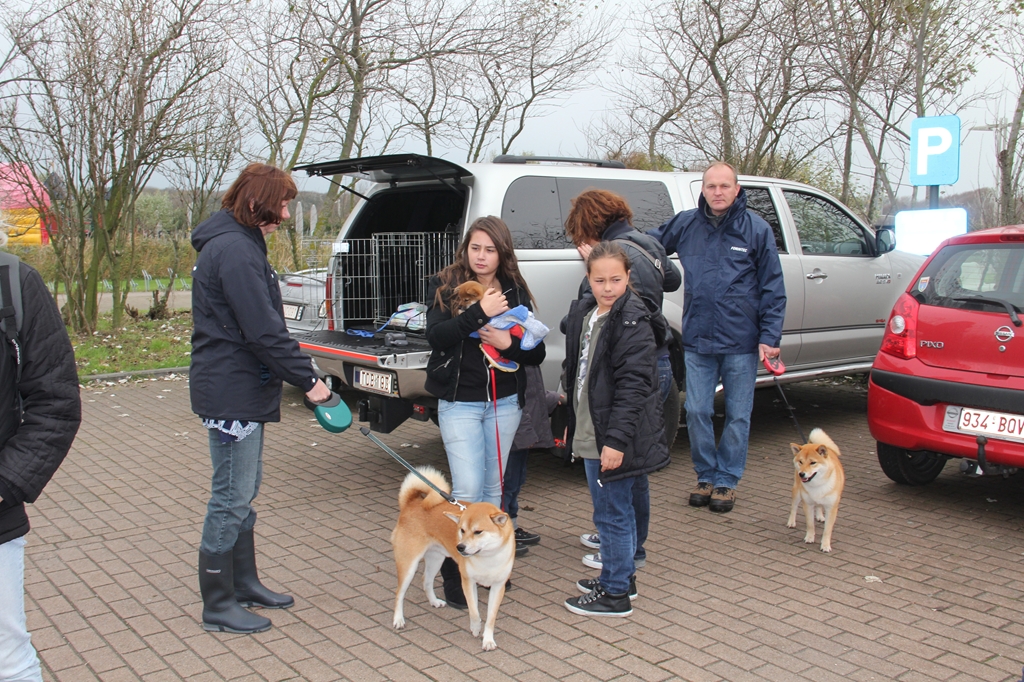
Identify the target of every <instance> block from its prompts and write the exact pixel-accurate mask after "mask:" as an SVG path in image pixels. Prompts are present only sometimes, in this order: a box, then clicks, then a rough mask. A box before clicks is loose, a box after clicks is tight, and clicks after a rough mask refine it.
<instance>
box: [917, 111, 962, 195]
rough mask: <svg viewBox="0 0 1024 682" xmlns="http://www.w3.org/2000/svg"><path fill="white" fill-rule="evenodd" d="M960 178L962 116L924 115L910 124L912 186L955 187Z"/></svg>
mask: <svg viewBox="0 0 1024 682" xmlns="http://www.w3.org/2000/svg"><path fill="white" fill-rule="evenodd" d="M959 179H960V117H959V116H924V117H921V118H916V119H914V120H913V121H911V123H910V184H911V185H918V186H919V185H952V184H954V183H955V182H956V181H957V180H959Z"/></svg>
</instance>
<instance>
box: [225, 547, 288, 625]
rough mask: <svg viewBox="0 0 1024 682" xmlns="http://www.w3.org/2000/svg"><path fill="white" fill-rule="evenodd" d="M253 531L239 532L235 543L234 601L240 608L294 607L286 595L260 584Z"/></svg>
mask: <svg viewBox="0 0 1024 682" xmlns="http://www.w3.org/2000/svg"><path fill="white" fill-rule="evenodd" d="M253 535H254V534H253V531H251V530H248V531H245V532H240V533H239V534H238V539H237V540H236V541H235V549H234V557H235V560H234V569H235V600H236V601H238V603H239V604H241V605H242V606H261V607H263V608H265V609H286V608H288V607H289V606H294V605H295V599H293V598H292V597H291V596H290V595H287V594H279V593H277V592H272V591H271V590H268V589H267V588H266V587H265V586H264V585H263V583H261V582H260V576H259V573H257V571H256V542H255V538H254V536H253Z"/></svg>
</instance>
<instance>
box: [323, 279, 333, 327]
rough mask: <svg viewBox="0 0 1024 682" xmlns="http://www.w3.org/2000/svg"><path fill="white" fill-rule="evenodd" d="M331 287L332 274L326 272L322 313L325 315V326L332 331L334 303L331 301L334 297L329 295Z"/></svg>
mask: <svg viewBox="0 0 1024 682" xmlns="http://www.w3.org/2000/svg"><path fill="white" fill-rule="evenodd" d="M333 289H334V275H333V274H331V273H327V277H326V278H325V280H324V313H325V314H326V315H327V328H328V329H329V330H330V331H332V332H333V331H334V305H333V303H332V301H333V300H334V297H333V296H332V295H331V291H332V290H333Z"/></svg>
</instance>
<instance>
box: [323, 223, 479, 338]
mask: <svg viewBox="0 0 1024 682" xmlns="http://www.w3.org/2000/svg"><path fill="white" fill-rule="evenodd" d="M458 246H459V235H458V234H455V233H451V232H381V233H379V234H375V235H373V236H372V237H370V238H369V239H346V240H344V241H343V242H341V244H340V245H339V248H340V251H339V252H338V253H337V254H335V260H334V263H335V264H334V282H335V285H336V286H338V283H340V287H341V291H340V296H338V297H337V299H336V301H337V302H336V304H335V305H340V310H338V311H336V314H337V317H338V318H340V319H339V321H340V323H341V325H342V327H343V328H346V329H347V328H353V327H356V326H358V325H369V324H372V325H374V326H376V327H379V326H381V325H383V324H384V323H386V322H387V321H388V319H389V318H390V317H391V315H392V313H394V312H395V310H396V309H397V308H398V306H400V305H402V304H404V303H413V302H416V303H428V301H426V297H427V284H428V282H429V281H430V277H431V276H432V275H434V274H435V273H437V272H438V271H439V270H441V269H442V268H444V267H445V266H446V265H448V264H449V263H451V262H452V259H453V258H454V256H455V251H456V249H457V248H458Z"/></svg>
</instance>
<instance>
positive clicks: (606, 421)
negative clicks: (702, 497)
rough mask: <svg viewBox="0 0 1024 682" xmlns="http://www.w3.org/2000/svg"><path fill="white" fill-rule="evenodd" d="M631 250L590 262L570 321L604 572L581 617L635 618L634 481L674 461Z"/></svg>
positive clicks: (567, 367) (599, 249)
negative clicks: (632, 281)
mask: <svg viewBox="0 0 1024 682" xmlns="http://www.w3.org/2000/svg"><path fill="white" fill-rule="evenodd" d="M629 268H630V262H629V257H628V256H627V255H626V253H625V251H623V249H622V247H621V246H619V245H618V244H615V243H614V242H601V243H599V244H597V245H595V246H594V248H593V251H592V252H591V253H590V256H589V258H588V259H587V278H588V279H589V281H590V286H591V289H592V291H593V296H589V295H588V296H585V297H584V298H582V299H580V300H578V301H574V302H573V304H572V307H571V308H570V310H569V315H568V317H567V318H566V322H565V324H566V327H565V363H564V365H563V369H564V373H563V382H564V386H565V389H566V393H567V398H568V404H569V406H570V408H571V409H570V416H569V427H568V432H567V442H566V447H569V448H571V449H572V450H571V451H572V453H573V455H574V456H576V457H581V458H582V459H583V460H584V464H585V466H586V471H587V483H588V484H589V486H590V494H591V497H592V499H593V503H594V524H595V525H596V526H597V530H598V533H599V534H600V537H601V562H602V566H601V575H600V577H599V578H597V579H583V580H580V581H579V582H578V583H577V585H578V587H579V588H580V590H581V591H584V592H586V594H584V595H583V596H581V597H576V598H572V599H568V600H567V601H566V602H565V605H566V608H568V609H569V610H570V611H572V612H574V613H578V614H581V615H597V616H628V615H629V614H630V613H632V607H631V606H630V597H631V596H634V595H635V594H636V587H635V578H634V573H635V567H634V563H633V555H634V553H635V551H636V515H635V513H634V511H633V505H632V487H633V481H632V479H633V478H634V477H636V476H640V475H646V474H648V473H651V472H654V471H657V470H659V469H661V468H663V467H665V466H666V465H668V463H669V455H668V445H667V443H666V442H665V439H664V429H663V428H662V414H661V396H660V394H659V390H658V367H657V355H656V350H657V348H658V340H657V339H656V338H655V328H654V326H653V325H652V323H651V313H650V311H649V310H648V309H647V306H645V305H644V303H643V301H641V299H640V297H639V296H638V295H636V294H635V293H633V292H632V291H631V290H630V288H629Z"/></svg>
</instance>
